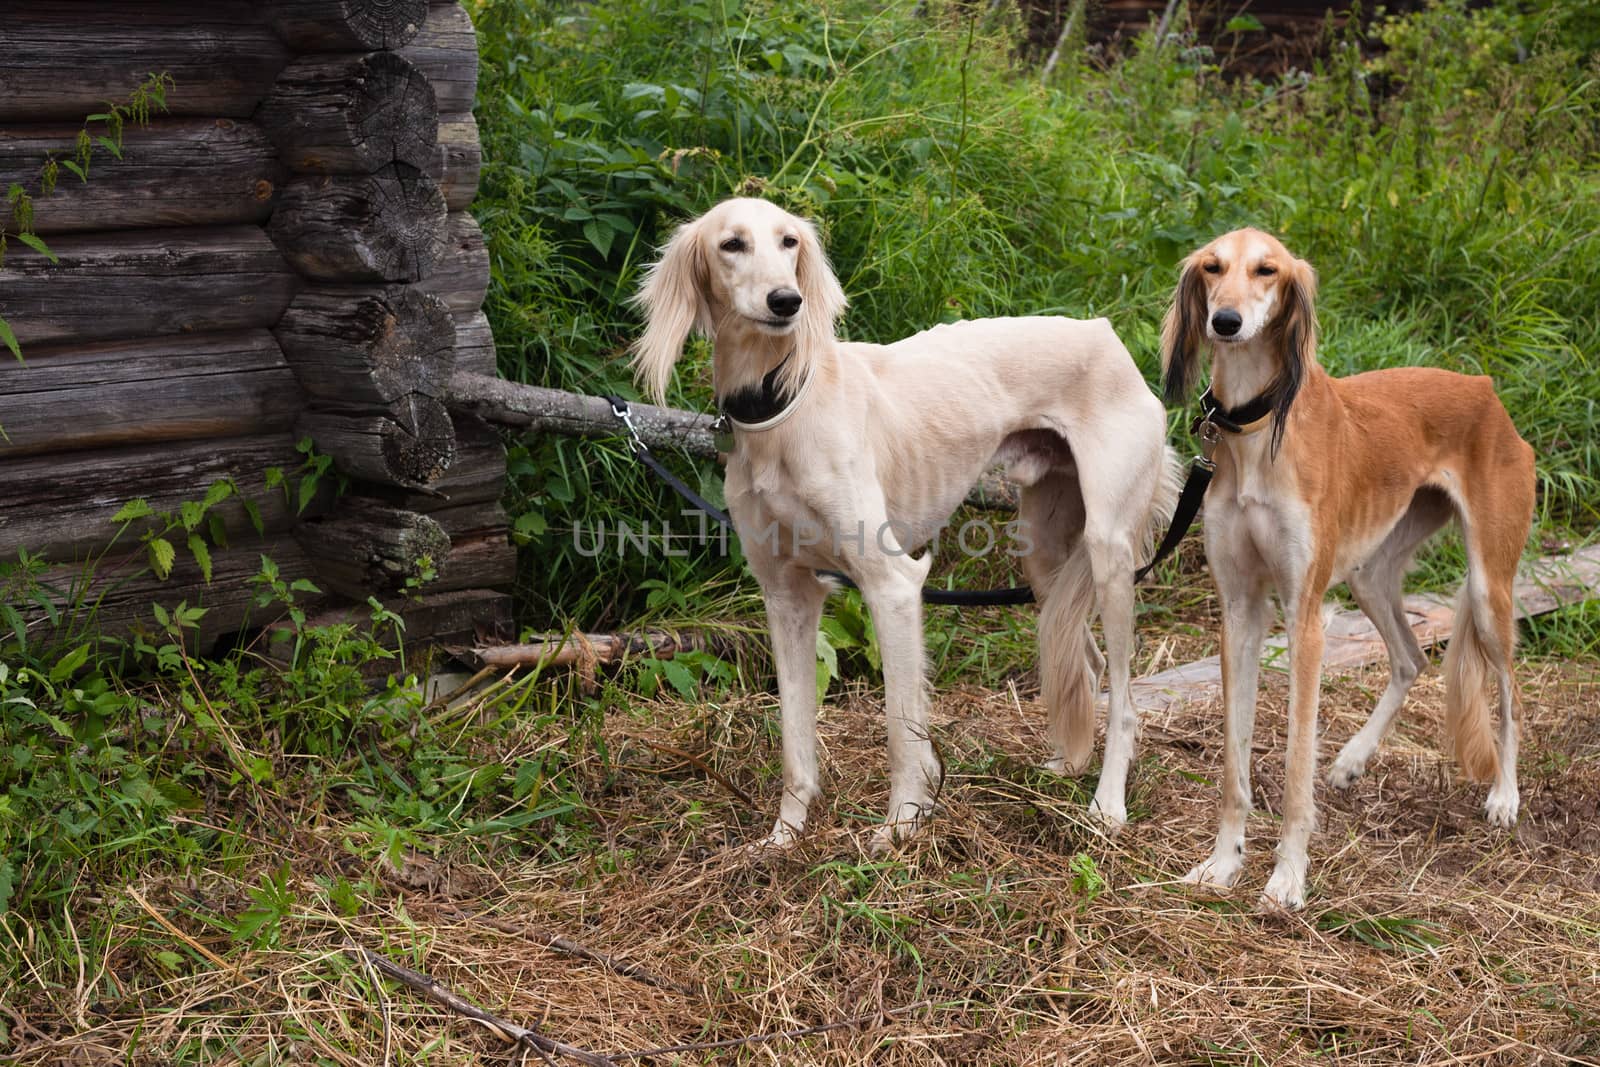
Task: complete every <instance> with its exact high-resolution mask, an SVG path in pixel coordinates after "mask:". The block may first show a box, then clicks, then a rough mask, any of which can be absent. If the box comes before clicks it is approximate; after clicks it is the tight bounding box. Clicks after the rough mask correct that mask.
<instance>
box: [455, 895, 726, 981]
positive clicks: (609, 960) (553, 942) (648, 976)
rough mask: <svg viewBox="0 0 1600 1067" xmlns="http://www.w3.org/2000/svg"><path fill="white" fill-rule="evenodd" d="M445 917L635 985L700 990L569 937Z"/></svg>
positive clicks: (466, 915) (472, 917) (468, 915)
mask: <svg viewBox="0 0 1600 1067" xmlns="http://www.w3.org/2000/svg"><path fill="white" fill-rule="evenodd" d="M448 914H450V915H453V916H455V917H456V918H459V919H461V920H462V921H464V922H473V923H479V924H481V925H483V926H487V927H489V929H491V930H498V931H499V932H500V933H502V934H511V935H513V936H515V937H521V938H526V939H527V940H529V941H532V942H534V943H535V944H538V945H543V946H544V947H545V948H548V949H553V950H554V951H556V952H563V953H566V954H567V955H568V956H576V957H577V958H578V959H582V960H588V961H590V962H591V963H598V964H599V965H600V966H602V967H604V968H605V969H606V970H608V971H611V972H612V973H613V974H619V975H621V976H622V977H624V978H631V979H633V980H634V981H636V982H643V983H644V984H645V985H650V986H655V987H656V988H657V989H669V990H671V991H672V992H674V993H682V994H683V995H684V996H686V997H696V998H698V997H700V996H701V992H700V990H698V989H694V988H692V987H690V986H686V985H683V984H682V983H679V982H674V981H672V980H671V979H668V978H662V977H661V976H660V975H657V974H655V973H653V972H651V971H649V970H646V969H645V968H644V967H642V966H640V965H639V964H637V963H634V962H633V961H632V960H624V959H618V958H617V957H616V956H608V955H606V954H605V953H604V952H597V951H595V950H594V949H592V948H589V947H587V946H585V945H580V944H579V943H578V942H576V941H573V940H570V939H569V938H565V937H562V936H560V935H559V934H554V933H551V932H550V931H549V930H541V929H539V928H538V927H534V926H523V925H521V924H519V923H514V922H508V921H507V920H505V919H497V918H495V917H494V916H492V915H476V914H474V913H472V912H469V911H462V910H461V909H460V908H451V909H450V910H449V912H448Z"/></svg>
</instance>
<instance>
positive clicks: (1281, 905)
mask: <svg viewBox="0 0 1600 1067" xmlns="http://www.w3.org/2000/svg"><path fill="white" fill-rule="evenodd" d="M1305 906H1306V879H1305V875H1303V874H1301V873H1300V872H1299V871H1297V870H1295V868H1294V867H1293V866H1291V865H1290V864H1287V863H1282V862H1280V863H1279V864H1278V865H1277V867H1275V868H1273V871H1272V877H1271V878H1269V879H1267V888H1266V889H1263V890H1262V891H1261V907H1262V908H1263V909H1264V910H1266V911H1299V910H1300V909H1301V908H1303V907H1305Z"/></svg>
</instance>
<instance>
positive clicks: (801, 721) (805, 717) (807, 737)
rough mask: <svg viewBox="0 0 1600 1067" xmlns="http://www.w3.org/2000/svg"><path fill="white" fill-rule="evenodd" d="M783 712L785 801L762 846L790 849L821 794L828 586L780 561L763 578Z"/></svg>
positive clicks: (768, 623)
mask: <svg viewBox="0 0 1600 1067" xmlns="http://www.w3.org/2000/svg"><path fill="white" fill-rule="evenodd" d="M763 593H764V594H765V599H766V604H767V626H768V628H769V629H770V630H771V632H772V656H773V659H774V660H775V661H776V664H777V669H778V703H779V705H780V706H781V714H782V716H783V800H782V802H781V803H780V804H779V806H778V821H777V822H776V823H775V824H774V825H773V827H772V832H771V833H770V834H768V835H767V836H766V837H765V838H764V839H762V840H761V841H760V842H758V843H757V846H756V847H758V848H787V847H788V846H790V845H792V844H794V842H795V841H796V840H797V839H798V838H799V836H800V835H801V834H802V833H804V832H805V827H806V818H807V816H808V814H809V813H810V811H811V805H812V804H813V803H814V802H815V801H816V799H817V798H818V797H819V796H821V795H822V787H821V785H820V783H819V782H818V775H817V624H818V623H819V622H820V621H821V619H822V603H823V601H824V600H825V599H827V595H828V590H827V587H826V586H825V585H823V584H822V583H821V582H819V581H818V580H817V577H816V575H814V574H813V573H812V572H811V571H809V570H805V569H803V568H800V567H793V566H780V567H778V568H776V572H775V573H774V574H772V575H770V576H767V577H766V578H765V580H764V581H763Z"/></svg>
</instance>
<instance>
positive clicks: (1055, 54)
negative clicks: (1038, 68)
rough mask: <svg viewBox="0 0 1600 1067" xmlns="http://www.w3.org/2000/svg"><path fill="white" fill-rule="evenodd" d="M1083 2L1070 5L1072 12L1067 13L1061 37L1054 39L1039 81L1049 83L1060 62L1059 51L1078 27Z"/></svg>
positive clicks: (1080, 0)
mask: <svg viewBox="0 0 1600 1067" xmlns="http://www.w3.org/2000/svg"><path fill="white" fill-rule="evenodd" d="M1083 8H1084V0H1078V2H1077V3H1075V4H1073V5H1072V10H1071V11H1069V12H1068V13H1067V21H1066V23H1065V24H1064V25H1063V26H1062V27H1061V36H1060V37H1057V38H1056V46H1055V49H1054V50H1053V51H1051V53H1050V58H1049V59H1047V60H1045V61H1044V71H1043V72H1042V73H1041V74H1040V75H1039V80H1040V81H1046V82H1047V81H1049V80H1050V75H1051V74H1052V73H1054V71H1055V69H1056V64H1057V63H1059V62H1061V50H1062V49H1063V48H1065V47H1066V46H1067V42H1068V40H1070V39H1071V37H1072V31H1073V30H1075V29H1077V27H1078V19H1079V18H1080V17H1081V16H1082V14H1083Z"/></svg>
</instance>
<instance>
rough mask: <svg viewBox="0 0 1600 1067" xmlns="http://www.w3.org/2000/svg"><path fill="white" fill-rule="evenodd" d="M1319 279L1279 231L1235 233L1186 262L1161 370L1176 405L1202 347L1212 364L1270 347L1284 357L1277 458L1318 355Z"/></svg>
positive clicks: (1278, 381)
mask: <svg viewBox="0 0 1600 1067" xmlns="http://www.w3.org/2000/svg"><path fill="white" fill-rule="evenodd" d="M1316 293H1317V274H1316V271H1314V270H1312V269H1311V264H1309V263H1307V262H1306V261H1305V260H1303V259H1296V258H1295V257H1294V256H1293V255H1291V254H1290V252H1289V250H1288V249H1287V248H1284V247H1283V245H1282V243H1280V242H1279V241H1278V239H1277V238H1276V237H1273V236H1272V235H1271V234H1268V233H1262V232H1261V231H1260V230H1251V229H1244V230H1235V231H1233V232H1232V233H1227V234H1223V235H1222V236H1221V237H1218V238H1217V239H1216V240H1215V241H1212V242H1211V243H1210V244H1208V245H1206V246H1205V247H1204V248H1201V249H1200V250H1199V251H1197V252H1194V253H1193V254H1191V255H1190V256H1189V257H1188V258H1187V259H1185V260H1184V261H1183V266H1182V270H1181V272H1180V274H1179V276H1178V290H1177V292H1176V293H1175V294H1173V298H1172V307H1171V308H1170V309H1169V310H1168V311H1167V317H1166V320H1165V322H1163V324H1162V327H1161V365H1162V370H1163V372H1164V374H1165V376H1166V397H1167V403H1168V404H1178V403H1181V402H1182V401H1183V399H1184V397H1186V396H1187V395H1188V393H1189V390H1190V388H1191V387H1192V386H1193V383H1194V376H1195V369H1196V368H1195V362H1196V358H1197V353H1198V352H1199V349H1200V345H1201V344H1202V343H1206V344H1209V345H1211V348H1212V360H1213V362H1215V361H1218V360H1225V359H1227V358H1228V352H1229V350H1230V349H1235V348H1240V349H1242V348H1244V347H1247V346H1248V347H1251V348H1254V349H1256V350H1258V351H1259V348H1260V346H1262V345H1266V346H1268V347H1269V348H1270V350H1271V351H1272V352H1273V353H1274V354H1275V355H1276V356H1277V357H1278V373H1277V377H1276V378H1275V379H1274V381H1273V383H1272V386H1271V387H1270V392H1271V393H1272V395H1273V410H1274V414H1275V415H1276V419H1275V421H1274V425H1273V428H1272V451H1273V453H1274V454H1276V453H1277V450H1278V446H1279V444H1280V443H1281V442H1282V440H1283V428H1284V423H1285V420H1286V419H1287V417H1288V414H1289V405H1290V404H1291V403H1293V402H1294V397H1295V394H1296V393H1297V392H1299V391H1300V382H1301V380H1302V379H1303V378H1304V376H1305V370H1306V367H1307V366H1308V365H1309V364H1310V362H1311V361H1312V360H1313V359H1315V358H1316V348H1317V317H1316V307H1315V300H1316Z"/></svg>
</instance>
